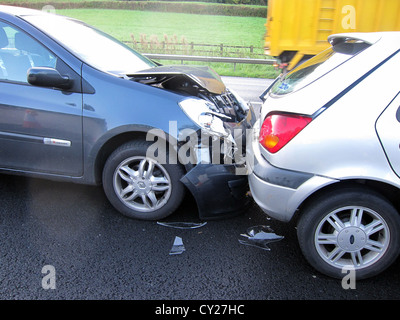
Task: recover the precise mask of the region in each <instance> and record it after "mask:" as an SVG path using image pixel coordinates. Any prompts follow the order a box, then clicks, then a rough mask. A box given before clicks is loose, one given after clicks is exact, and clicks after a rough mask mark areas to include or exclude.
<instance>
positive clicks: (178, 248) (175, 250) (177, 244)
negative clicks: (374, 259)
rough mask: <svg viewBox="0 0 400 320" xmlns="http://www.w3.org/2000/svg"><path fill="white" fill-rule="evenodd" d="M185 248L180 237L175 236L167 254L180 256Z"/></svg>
mask: <svg viewBox="0 0 400 320" xmlns="http://www.w3.org/2000/svg"><path fill="white" fill-rule="evenodd" d="M185 250H186V249H185V246H184V245H183V241H182V238H181V237H178V236H176V237H175V240H174V244H173V245H172V248H171V250H170V252H169V255H176V254H181V253H183V252H184V251H185Z"/></svg>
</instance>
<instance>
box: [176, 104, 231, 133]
mask: <svg viewBox="0 0 400 320" xmlns="http://www.w3.org/2000/svg"><path fill="white" fill-rule="evenodd" d="M179 106H180V107H181V108H182V110H183V111H184V112H185V113H186V115H187V116H188V117H189V118H190V119H192V121H193V122H195V123H196V124H197V125H199V126H200V127H201V128H202V129H203V130H205V131H206V132H209V133H210V134H215V135H218V136H220V137H227V136H228V132H227V131H226V130H225V127H224V122H223V119H225V118H226V119H229V117H227V116H226V115H224V114H222V113H220V112H218V111H216V108H215V106H214V105H213V104H212V103H211V102H209V101H206V100H203V99H193V98H190V99H186V100H183V101H181V102H179Z"/></svg>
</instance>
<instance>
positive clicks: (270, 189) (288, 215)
mask: <svg viewBox="0 0 400 320" xmlns="http://www.w3.org/2000/svg"><path fill="white" fill-rule="evenodd" d="M247 155H248V156H249V157H251V159H252V161H250V162H248V165H250V172H251V173H250V175H249V187H250V191H251V194H252V196H253V199H254V201H255V202H256V203H257V205H258V206H259V207H260V208H261V209H262V210H263V211H264V212H265V213H266V214H267V215H268V216H270V217H272V218H274V219H277V220H280V221H285V222H288V221H290V220H291V219H292V217H293V215H294V214H295V212H296V210H297V209H298V208H299V206H300V205H301V204H302V203H303V201H304V200H305V199H307V198H308V197H309V196H310V195H311V194H313V193H314V192H315V191H317V190H319V189H321V188H322V187H324V186H326V185H329V184H332V183H334V182H337V180H335V179H330V178H327V177H322V176H318V175H314V174H311V173H305V172H298V171H293V170H287V169H281V168H277V167H275V166H273V165H271V164H270V163H269V162H268V161H267V160H266V159H265V158H264V157H263V156H262V155H261V153H260V150H259V146H258V140H257V139H256V140H254V141H253V142H252V143H251V144H250V146H248V148H247Z"/></svg>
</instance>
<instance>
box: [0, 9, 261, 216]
mask: <svg viewBox="0 0 400 320" xmlns="http://www.w3.org/2000/svg"><path fill="white" fill-rule="evenodd" d="M0 115H1V116H0V170H1V172H3V173H8V174H22V175H26V176H30V177H39V178H46V179H53V180H57V181H71V182H75V183H84V184H91V185H102V186H103V188H104V191H105V194H106V196H107V197H108V199H109V200H110V202H111V204H112V205H113V206H114V207H115V208H116V209H117V210H118V211H119V212H121V213H123V214H124V215H126V216H128V217H132V218H137V219H146V220H156V219H162V218H165V217H167V216H168V215H170V214H172V213H173V212H174V211H175V210H176V209H177V208H178V207H179V205H180V204H181V201H182V200H183V198H184V197H185V194H186V193H191V194H192V195H193V197H194V199H195V201H196V203H197V207H198V211H199V217H200V218H201V219H211V218H221V217H225V216H228V215H232V214H237V213H238V212H241V211H242V210H244V208H245V205H246V203H247V202H248V199H247V196H246V193H247V191H248V183H247V177H246V176H245V175H243V174H240V175H239V174H236V173H237V170H240V169H241V168H242V167H243V166H244V164H243V162H242V160H240V158H241V154H242V153H243V149H244V145H243V144H242V140H243V138H242V137H241V136H239V135H235V137H234V136H233V129H240V128H241V129H242V130H243V132H244V131H245V129H246V128H248V127H249V126H251V124H252V123H253V122H254V117H253V111H252V107H251V106H249V105H247V104H246V103H245V102H244V101H243V100H242V99H241V98H240V97H239V96H238V95H237V94H235V93H234V92H232V91H230V90H229V89H228V88H226V87H225V85H224V83H223V82H222V81H221V78H220V77H219V76H218V75H217V74H216V73H215V72H214V71H213V70H211V69H210V68H208V67H188V66H161V65H160V64H159V63H156V62H154V61H151V60H149V59H147V58H146V57H144V56H142V55H141V54H139V53H138V52H136V51H134V50H132V49H131V48H129V47H127V46H126V45H124V44H122V43H120V42H119V41H117V40H115V39H113V38H111V37H110V36H108V35H106V34H104V33H103V32H101V31H99V30H97V29H95V28H92V27H90V26H88V25H86V24H84V23H83V22H80V21H76V20H74V19H69V18H66V17H62V16H58V15H55V14H50V13H45V12H42V11H37V10H30V9H25V8H18V7H12V6H0Z"/></svg>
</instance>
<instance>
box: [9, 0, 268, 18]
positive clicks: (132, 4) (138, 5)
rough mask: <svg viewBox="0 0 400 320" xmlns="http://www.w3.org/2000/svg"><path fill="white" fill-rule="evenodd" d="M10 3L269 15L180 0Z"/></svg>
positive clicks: (261, 10) (36, 6) (261, 9)
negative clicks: (181, 0)
mask: <svg viewBox="0 0 400 320" xmlns="http://www.w3.org/2000/svg"><path fill="white" fill-rule="evenodd" d="M211 1H233V2H234V1H238V2H240V1H250V0H211ZM7 4H9V5H15V6H20V7H27V8H34V9H41V8H43V7H44V6H45V5H52V6H54V7H55V8H56V9H78V8H88V9H94V8H96V9H120V10H142V11H157V12H176V13H194V14H207V15H224V16H242V17H263V18H265V17H266V16H267V7H266V6H252V5H244V4H221V3H220V4H218V3H210V4H207V3H199V2H180V1H179V2H178V1H176V2H175V1H145V0H142V1H140V0H139V1H137V0H134V1H130V0H125V1H80V2H68V1H65V2H58V1H57V2H51V1H46V2H27V1H18V2H17V1H16V2H9V3H7Z"/></svg>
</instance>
